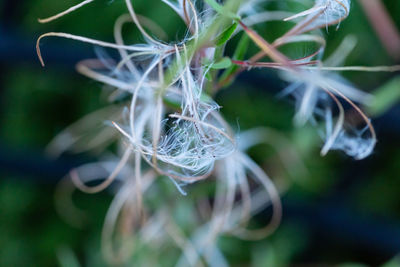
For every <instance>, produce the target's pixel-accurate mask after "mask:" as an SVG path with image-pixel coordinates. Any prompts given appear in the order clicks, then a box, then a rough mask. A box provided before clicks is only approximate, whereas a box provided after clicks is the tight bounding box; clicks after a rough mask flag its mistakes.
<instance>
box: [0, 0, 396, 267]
mask: <svg viewBox="0 0 400 267" xmlns="http://www.w3.org/2000/svg"><path fill="white" fill-rule="evenodd" d="M371 1H372V0H371ZM72 2H73V3H72ZM75 2H76V1H54V0H24V1H22V0H13V1H7V0H3V1H1V2H0V266H31V265H35V266H54V265H56V264H59V262H64V264H65V262H69V261H74V260H75V259H76V258H77V259H78V260H79V261H80V262H81V263H82V265H84V266H98V264H100V262H101V260H100V259H99V257H98V254H99V244H100V242H99V237H100V229H101V224H102V221H103V218H104V214H105V211H106V209H107V207H108V204H109V203H110V200H111V197H112V196H111V195H110V194H109V193H107V192H105V193H101V194H97V195H85V194H79V193H78V194H77V195H76V199H75V200H76V203H79V206H80V207H82V208H83V209H86V210H88V213H89V215H90V216H89V217H90V221H89V222H88V223H87V225H86V226H85V227H84V228H83V229H76V228H73V227H71V226H70V225H68V224H67V223H65V222H64V221H63V220H62V219H61V218H60V217H59V216H58V215H57V213H56V212H55V209H54V197H53V195H54V189H55V185H56V184H57V182H58V181H59V180H60V179H61V178H62V177H63V176H64V175H65V174H66V173H67V172H68V170H69V169H70V168H72V167H73V166H78V165H79V164H81V163H83V162H87V161H89V160H90V159H91V158H92V157H93V156H92V155H86V154H85V155H75V156H74V155H66V156H63V157H61V158H59V159H51V158H48V157H46V155H45V154H44V148H45V146H46V144H48V142H49V141H50V140H51V139H52V138H53V137H54V136H55V135H56V134H57V133H58V132H60V131H61V130H62V129H64V128H65V127H67V126H68V125H69V124H71V123H72V122H74V121H76V120H77V119H79V118H81V117H82V116H83V115H84V114H87V113H89V112H91V111H94V110H96V109H98V108H99V107H102V106H105V105H107V103H106V101H105V100H104V97H103V98H102V96H101V90H100V87H101V86H100V85H99V84H98V83H96V82H93V81H90V80H89V79H87V78H85V77H82V76H80V75H79V74H77V73H76V72H75V69H74V65H75V64H76V63H77V62H78V61H79V60H81V59H84V58H90V57H94V56H95V53H94V50H93V48H92V47H91V46H88V45H86V44H82V43H77V42H74V41H69V40H64V39H56V38H49V39H45V40H44V41H43V42H42V45H41V47H42V51H43V56H44V58H45V60H46V63H47V65H46V67H45V68H42V67H41V66H40V64H39V61H38V60H37V57H36V52H35V42H36V38H37V37H38V36H39V35H40V34H42V33H44V32H49V31H64V32H69V33H74V34H78V35H83V36H90V37H93V38H98V39H102V40H112V39H111V38H112V27H113V22H114V20H115V19H116V18H117V17H118V16H119V15H121V14H123V13H126V9H125V6H124V3H123V1H121V0H115V1H105V0H99V1H97V2H94V3H92V4H91V5H90V6H87V7H84V8H82V9H81V10H78V11H76V12H75V13H73V14H70V15H68V16H66V17H64V18H62V19H60V20H58V21H55V22H52V23H50V24H44V25H42V24H39V23H38V22H37V18H38V17H46V16H49V15H52V14H55V13H57V12H59V11H61V10H64V9H65V8H67V7H69V6H70V5H72V4H74V3H75ZM136 2H137V3H136ZM150 2H151V4H149V3H150ZM384 3H385V5H386V7H387V8H388V11H389V13H390V14H391V16H392V18H393V19H394V20H395V24H396V25H397V27H400V16H399V15H398V14H400V2H399V1H398V0H386V1H384ZM135 5H136V9H137V12H138V13H140V14H144V15H147V16H148V17H150V18H155V20H156V21H157V23H159V24H160V25H163V26H165V27H166V28H165V29H164V30H165V31H166V32H167V33H168V34H169V36H171V39H175V38H178V37H179V36H182V35H183V34H184V28H183V27H182V25H181V24H179V23H178V22H177V21H178V20H177V17H176V16H174V15H173V13H172V12H171V11H169V10H168V9H167V8H165V7H164V6H163V5H162V4H159V3H158V1H155V0H154V1H144V0H141V1H135ZM281 24H282V23H275V24H274V23H271V24H268V25H267V26H266V27H265V25H264V26H263V27H259V28H257V30H258V31H259V32H261V33H265V34H270V35H271V36H274V35H279V34H280V33H282V31H283V30H284V28H283V26H280V25H281ZM269 26H270V27H269ZM176 29H178V32H176ZM135 33H136V32H135V31H132V32H131V33H130V34H131V36H132V40H135V39H137V37H136V36H137V35H135ZM349 34H353V35H355V36H356V37H357V39H358V41H359V42H358V45H357V47H356V49H355V50H354V52H353V53H352V54H351V55H350V56H349V58H348V59H347V61H346V64H347V65H366V66H372V65H393V64H396V63H397V64H399V62H396V61H395V60H394V59H392V58H391V57H390V56H389V55H388V54H387V53H386V52H385V49H384V47H383V46H382V45H381V44H380V41H379V39H378V38H377V37H376V34H375V33H374V32H373V30H372V28H371V26H370V23H369V21H368V20H367V18H366V16H365V15H364V13H363V12H362V9H361V8H360V6H359V4H358V2H357V1H353V3H352V11H351V15H350V17H349V18H348V19H347V20H346V21H345V22H343V23H342V25H341V27H340V30H339V31H335V29H334V28H330V29H329V33H327V38H328V44H329V45H328V48H327V53H328V54H329V53H330V52H331V51H333V50H334V48H335V47H337V46H338V44H339V43H340V42H341V40H343V38H344V37H345V36H346V35H349ZM303 52H304V50H302V49H299V51H297V53H300V54H302V53H303ZM396 75H399V74H398V73H397V74H396V73H391V74H387V73H384V74H382V73H380V74H374V73H373V74H371V73H367V74H366V73H356V72H355V73H345V75H344V76H345V77H346V78H348V79H349V80H351V81H352V82H353V83H354V84H356V85H357V86H359V87H360V88H362V89H363V90H366V91H370V92H374V91H375V90H378V89H379V88H380V87H382V86H383V85H384V84H385V83H387V82H388V81H390V80H392V79H393V78H395V76H396ZM260 85H261V86H260ZM399 85H400V83H399V80H398V79H397V84H395V85H394V86H395V87H396V88H397V89H398V90H400V88H399ZM284 86H285V84H284V83H283V82H281V81H279V80H278V79H277V75H276V74H275V73H273V72H268V71H261V70H256V71H254V72H245V73H243V74H242V75H241V76H240V77H239V79H238V81H237V82H236V83H235V85H234V86H231V87H230V88H227V89H225V90H223V91H221V92H220V93H219V94H218V95H217V97H216V98H217V102H218V103H219V104H220V105H221V106H223V109H222V112H223V114H224V115H225V117H226V118H227V119H228V120H229V122H230V123H231V124H232V125H234V126H236V125H238V124H239V125H240V130H241V131H243V130H246V129H249V128H252V127H257V126H266V127H269V128H270V129H274V130H275V131H276V132H277V133H278V134H279V135H281V136H282V137H285V138H286V139H287V142H288V143H289V144H290V145H291V146H292V147H293V149H295V150H296V151H297V153H298V155H299V156H300V158H301V159H302V160H303V161H304V163H305V165H306V166H307V169H308V175H300V174H299V175H296V172H295V171H294V172H290V173H289V172H287V171H285V170H284V169H283V167H282V163H281V161H280V160H279V159H278V157H277V153H276V151H275V150H272V149H271V148H270V147H268V146H265V147H259V148H257V149H253V150H251V151H250V154H251V155H252V156H253V158H255V159H256V160H257V162H258V163H260V164H261V165H262V166H263V167H264V169H265V170H266V171H267V172H268V173H269V174H270V175H271V176H272V177H275V178H276V180H277V182H278V183H279V181H281V182H282V183H284V184H286V185H287V188H288V189H287V192H286V193H285V194H284V196H283V203H284V218H283V223H282V226H281V227H280V228H279V230H278V231H277V232H276V233H275V234H274V235H273V236H272V237H271V238H268V239H266V240H264V241H261V242H243V241H238V240H236V239H228V238H224V239H222V240H221V247H222V248H223V250H224V251H225V252H226V255H227V257H228V259H229V260H230V262H231V263H232V264H234V265H236V266H243V265H252V266H281V265H288V264H311V263H313V264H317V265H318V264H342V263H346V262H352V263H360V264H367V265H378V264H382V263H384V262H387V261H389V260H390V259H392V258H393V257H395V256H396V254H397V253H398V252H399V251H400V176H399V173H400V104H399V103H398V102H397V104H396V105H391V106H388V107H387V108H386V109H385V111H384V112H383V113H382V114H377V115H376V116H373V117H372V122H373V124H374V125H375V127H376V130H377V134H378V144H377V147H376V150H375V152H374V153H373V155H372V156H370V157H369V158H367V159H366V160H363V161H355V160H353V159H350V158H348V157H346V156H345V155H343V154H342V153H340V152H330V153H329V154H328V155H327V156H326V157H320V156H319V148H320V146H321V143H322V141H321V140H319V139H318V137H317V136H316V134H315V130H314V129H312V128H308V127H304V128H295V127H293V123H292V117H293V114H294V107H293V105H292V103H291V102H290V101H288V100H277V99H276V98H275V95H276V93H277V92H278V91H279V90H280V89H282V88H283V87H284ZM271 142H273V140H272V141H271ZM256 219H257V220H259V221H260V222H261V221H263V220H264V217H263V215H262V214H261V215H260V216H258V217H257V218H256ZM392 263H393V264H394V265H393V266H400V265H396V262H392ZM399 264H400V263H399ZM319 266H320V265H319Z"/></svg>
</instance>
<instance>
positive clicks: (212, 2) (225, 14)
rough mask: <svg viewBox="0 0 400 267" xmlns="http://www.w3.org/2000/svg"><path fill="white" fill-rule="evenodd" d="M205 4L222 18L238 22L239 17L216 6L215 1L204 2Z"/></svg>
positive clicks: (218, 5)
mask: <svg viewBox="0 0 400 267" xmlns="http://www.w3.org/2000/svg"><path fill="white" fill-rule="evenodd" d="M205 2H206V3H207V4H208V5H209V6H210V7H211V8H212V9H214V10H215V11H216V12H217V13H219V14H220V15H222V16H225V17H228V18H231V19H233V20H239V19H240V17H239V16H238V15H236V14H235V13H233V12H231V11H229V10H226V8H224V7H223V6H221V5H220V4H218V3H217V2H216V1H215V0H205Z"/></svg>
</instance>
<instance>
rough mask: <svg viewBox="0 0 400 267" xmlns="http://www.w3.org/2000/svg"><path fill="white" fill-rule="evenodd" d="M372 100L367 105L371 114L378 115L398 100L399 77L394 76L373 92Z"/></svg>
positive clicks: (399, 95) (399, 97)
mask: <svg viewBox="0 0 400 267" xmlns="http://www.w3.org/2000/svg"><path fill="white" fill-rule="evenodd" d="M373 95H374V100H373V101H372V103H371V105H370V106H369V107H368V112H369V113H370V114H371V115H374V116H379V115H381V114H383V113H384V112H385V111H387V110H388V109H390V108H391V107H392V106H394V105H395V104H396V103H397V102H398V101H399V100H400V77H395V78H394V79H392V80H391V81H389V82H388V83H386V84H385V85H383V86H382V87H380V88H379V89H377V90H375V92H374V93H373Z"/></svg>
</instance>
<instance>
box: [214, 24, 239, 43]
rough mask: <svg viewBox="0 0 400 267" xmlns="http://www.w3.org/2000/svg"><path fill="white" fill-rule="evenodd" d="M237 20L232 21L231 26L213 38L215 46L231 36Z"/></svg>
mask: <svg viewBox="0 0 400 267" xmlns="http://www.w3.org/2000/svg"><path fill="white" fill-rule="evenodd" d="M237 25H238V24H237V22H235V23H233V24H232V25H231V26H229V27H228V28H227V29H225V30H224V31H223V32H222V33H221V34H220V35H218V37H217V38H216V39H215V44H216V45H217V46H220V45H223V44H225V43H226V42H227V41H228V40H229V39H230V38H231V36H232V34H233V33H234V32H235V30H236V28H237Z"/></svg>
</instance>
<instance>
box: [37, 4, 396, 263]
mask: <svg viewBox="0 0 400 267" xmlns="http://www.w3.org/2000/svg"><path fill="white" fill-rule="evenodd" d="M94 1H95V0H86V1H83V2H81V3H79V4H77V5H75V6H73V7H71V8H69V9H68V10H66V11H63V12H61V13H59V14H57V15H54V16H52V17H49V18H46V19H40V20H39V22H41V23H49V22H52V21H54V20H56V19H59V18H61V17H63V16H65V15H68V14H69V13H72V12H74V11H75V10H77V9H79V8H82V7H84V6H86V5H89V4H90V3H91V2H94ZM124 1H125V4H126V8H127V14H123V15H122V16H121V17H119V18H118V19H117V20H116V22H115V26H114V40H115V41H114V42H105V41H101V40H95V39H91V38H89V37H84V36H77V35H73V34H70V33H62V32H50V33H46V34H43V35H42V36H40V37H39V39H38V41H37V53H38V56H39V59H40V61H41V63H42V65H44V60H43V58H42V54H41V51H40V47H39V44H40V41H41V39H43V38H44V37H51V36H55V37H62V38H68V39H73V40H77V41H81V42H85V43H89V44H92V45H94V46H96V47H97V50H96V51H97V54H98V58H97V59H87V60H84V61H82V62H79V63H78V64H77V70H78V72H80V73H81V74H83V75H85V76H87V77H89V78H91V79H93V80H95V81H98V82H99V83H102V84H104V87H105V90H106V91H107V92H108V93H109V100H110V106H109V107H107V108H104V109H101V110H98V111H96V112H94V113H92V114H89V115H87V116H86V117H84V118H82V119H81V120H80V121H78V122H76V123H75V124H73V125H71V126H70V127H69V128H67V129H66V130H65V131H63V132H62V133H60V134H59V135H58V136H57V137H56V138H55V139H54V140H53V142H51V144H50V145H49V147H48V151H49V153H52V154H54V155H60V154H62V153H63V152H65V151H67V150H69V151H74V152H83V151H89V150H99V149H100V150H101V149H104V148H106V147H108V146H109V145H110V144H112V143H114V144H117V147H118V149H117V151H118V152H117V154H116V155H110V154H108V155H105V156H104V157H103V158H102V159H101V160H100V161H98V162H95V163H91V164H86V165H83V166H81V167H78V168H76V169H74V170H73V171H71V173H70V175H69V177H68V179H70V178H72V182H73V183H71V184H70V183H69V182H68V181H70V180H64V181H63V182H62V183H61V184H60V188H59V190H58V194H59V196H60V198H59V199H58V202H57V203H58V205H59V206H62V203H61V202H60V201H61V200H60V199H63V197H66V196H67V195H69V194H70V193H71V192H72V191H73V187H72V186H74V188H75V187H76V188H78V189H80V190H82V191H84V192H87V193H97V192H100V191H102V190H104V189H106V188H109V187H110V188H111V189H112V190H113V191H114V192H115V197H114V199H113V201H112V203H111V205H110V207H109V210H108V212H107V215H106V217H105V221H104V227H103V232H102V249H103V255H104V257H105V258H106V260H107V261H108V262H110V263H121V262H127V261H129V260H130V259H132V257H133V256H134V255H135V251H136V250H138V249H139V248H143V247H147V248H148V249H151V250H153V251H159V250H162V249H163V244H164V245H165V244H171V242H172V243H174V244H175V245H176V247H177V248H178V249H179V250H180V251H181V252H182V253H181V255H180V256H179V257H178V258H177V262H176V264H177V266H188V265H191V266H198V265H200V266H202V265H210V266H227V265H228V263H227V261H226V259H225V257H224V255H223V254H222V252H221V251H220V249H219V248H218V245H217V240H218V237H219V236H221V235H233V236H236V237H238V238H242V239H252V240H254V239H261V238H264V237H265V236H267V235H269V234H270V233H272V232H273V231H274V230H275V229H276V228H277V226H278V225H279V223H280V217H281V212H282V207H281V202H280V198H279V192H278V190H277V189H276V188H275V186H274V184H273V183H272V181H271V180H270V178H269V177H268V176H267V174H266V173H265V172H264V170H263V169H262V168H261V167H259V166H258V165H257V164H256V163H255V162H254V161H253V160H252V159H251V158H250V157H249V156H248V155H247V154H246V150H248V149H249V148H250V147H253V146H256V145H259V144H261V143H268V142H269V140H268V138H269V136H271V134H270V133H269V132H268V131H269V130H268V129H260V128H259V129H252V130H249V131H245V132H242V133H235V131H234V130H232V129H231V126H230V125H229V123H228V122H227V121H225V119H224V117H223V116H222V114H221V113H220V109H221V107H220V106H219V105H218V104H217V103H216V102H215V101H214V100H213V96H214V95H215V93H216V92H217V91H218V90H219V89H221V88H224V87H227V86H229V85H230V84H231V83H232V82H233V81H234V80H235V78H236V77H237V75H238V74H239V73H241V72H243V71H247V70H251V69H252V68H268V69H275V70H276V72H277V74H278V75H277V76H278V77H280V78H281V79H283V80H284V81H286V82H287V84H288V86H287V88H285V89H283V90H282V92H281V93H280V96H281V97H290V98H292V99H294V100H295V103H296V106H295V108H296V115H295V117H294V123H295V124H297V125H303V124H305V123H310V124H312V125H315V126H316V129H317V131H318V133H319V135H320V136H321V139H322V140H323V141H324V144H323V146H322V149H321V154H322V155H325V154H326V153H328V151H329V150H342V151H344V152H345V153H347V154H348V155H349V156H351V157H354V158H355V159H363V158H365V157H367V156H368V155H369V154H370V153H371V152H372V151H373V148H374V146H375V142H376V136H375V131H374V128H373V126H372V124H371V122H370V120H369V118H368V117H367V116H366V115H365V114H364V113H363V112H362V111H361V109H360V108H359V107H358V106H357V105H356V104H355V103H358V104H363V105H367V104H368V103H369V102H370V101H371V99H372V97H373V96H372V95H370V94H368V93H365V92H363V91H360V90H359V89H357V88H355V87H354V86H353V85H352V84H351V83H349V82H348V81H346V80H345V79H344V78H342V77H341V76H340V75H339V74H338V71H397V70H398V69H399V68H398V66H394V67H374V68H367V67H360V66H350V67H342V66H341V64H343V62H344V60H345V58H346V57H347V55H348V54H349V53H350V52H351V51H352V49H353V48H354V47H355V45H356V42H355V40H354V38H352V37H348V38H346V39H345V40H344V41H343V43H342V44H341V45H340V47H339V48H338V49H337V50H336V52H334V53H333V54H332V55H330V56H329V57H327V58H326V57H325V56H324V50H325V46H326V40H325V38H324V31H326V30H328V28H329V26H331V25H334V26H336V29H339V26H340V24H341V23H342V22H343V20H345V19H346V18H347V17H348V16H349V15H350V0H316V1H315V3H314V5H313V6H309V7H308V8H305V9H304V10H303V11H302V12H300V13H297V14H294V13H292V12H290V11H286V10H265V8H264V7H265V6H266V5H265V4H266V3H267V2H269V1H268V0H247V1H239V0H226V1H223V3H222V2H216V1H215V0H204V1H203V0H197V1H196V2H195V1H194V0H161V1H160V2H163V3H164V4H166V5H168V6H169V7H170V8H171V9H172V10H173V11H174V12H176V14H177V15H178V16H179V17H180V18H181V19H182V21H183V22H184V23H185V24H186V26H187V33H186V35H185V37H184V38H183V39H182V40H180V41H175V42H166V41H161V39H166V34H165V33H164V32H163V29H162V28H161V27H160V26H158V25H157V24H155V23H154V22H153V21H152V20H150V19H149V18H145V17H143V16H141V15H139V14H137V13H136V11H135V8H134V5H133V3H132V1H131V0H124ZM297 2H299V3H300V4H301V3H302V1H297ZM85 8H89V7H85ZM269 21H281V23H287V24H288V25H292V27H291V29H290V30H289V31H287V32H286V33H285V34H284V35H282V36H280V37H279V38H277V39H275V40H274V41H273V42H268V41H267V40H266V39H265V38H263V37H262V36H261V35H259V34H258V33H257V32H256V31H255V30H254V29H253V28H252V27H253V26H255V25H258V24H260V25H262V24H263V23H266V22H269ZM128 26H130V27H132V26H135V27H136V28H137V30H138V32H139V33H140V34H141V39H142V40H143V42H142V43H136V44H131V43H126V42H125V40H124V36H123V27H128ZM234 36H238V37H240V40H239V42H238V43H237V48H236V50H235V52H234V55H229V54H227V53H226V51H225V47H226V45H227V44H228V43H230V42H231V41H232V38H233V37H234ZM235 39H238V38H235ZM250 42H252V43H253V44H254V45H255V46H256V47H257V48H258V50H259V52H258V53H256V54H254V55H253V56H251V57H250V58H248V59H246V58H245V57H246V56H247V55H248V54H249V53H248V45H249V43H250ZM296 43H310V46H311V47H317V48H316V49H315V50H313V51H310V52H309V54H307V55H305V56H303V57H301V58H290V57H288V56H287V55H285V54H284V53H282V52H281V51H280V50H279V48H280V47H281V46H284V45H288V44H296ZM106 49H114V50H116V51H117V52H118V59H115V58H114V57H111V56H108V55H107V53H106ZM263 59H269V60H264V61H263ZM344 102H347V103H348V104H349V105H350V106H351V108H352V109H353V110H354V111H355V112H354V114H355V116H358V117H359V121H362V122H363V124H364V126H362V128H361V129H359V128H357V127H356V126H355V125H351V124H350V123H348V122H347V120H346V114H345V113H346V112H345V108H344V107H343V103H344ZM104 120H105V121H106V123H104ZM277 138H278V139H279V138H280V137H279V136H278V137H277ZM294 157H295V156H294ZM295 160H296V161H298V162H300V163H299V164H300V165H301V161H300V160H299V159H295ZM300 169H301V168H299V170H300ZM104 177H107V178H106V179H104ZM160 179H164V180H165V179H166V180H167V181H168V183H172V184H173V185H174V188H176V190H175V191H176V192H179V194H181V195H187V192H186V191H187V190H186V189H187V188H193V187H189V186H188V185H189V184H193V183H195V182H198V181H204V182H208V183H212V184H213V185H214V186H215V192H213V196H211V197H210V195H207V196H200V197H196V198H195V199H194V200H193V201H192V202H191V203H192V204H191V209H190V210H188V214H187V216H188V217H190V218H193V221H191V222H190V223H189V224H190V225H191V226H190V227H189V228H191V229H196V230H195V231H190V232H188V231H187V230H185V227H183V226H181V225H179V223H177V221H176V219H175V218H174V216H173V214H174V212H173V210H174V207H175V206H176V205H178V204H177V203H178V202H180V201H183V202H185V199H184V197H183V196H180V195H179V194H178V195H177V196H176V195H175V198H174V199H173V200H170V198H168V201H162V202H158V203H157V205H155V204H154V203H153V202H154V198H155V195H156V196H157V195H158V194H159V195H162V194H163V193H162V192H161V189H162V187H160V185H159V184H158V182H159V180H160ZM99 180H102V182H100V183H97V184H96V185H94V186H93V184H94V183H93V182H96V181H97V182H98V181H99ZM199 184H202V182H199ZM186 198H187V197H186ZM268 206H272V215H271V218H270V221H269V223H268V224H267V225H266V226H265V227H262V228H260V229H253V228H249V223H250V221H251V217H252V216H254V215H255V214H257V213H259V212H260V211H262V210H263V209H265V207H268ZM63 213H64V215H65V217H66V219H67V220H69V221H70V222H71V223H73V224H75V225H77V226H79V225H80V223H81V222H80V221H78V220H76V219H73V218H72V217H73V216H74V214H75V215H76V214H77V213H80V211H79V210H76V209H75V208H72V207H71V208H70V209H65V210H64V211H63ZM154 255H158V254H157V253H155V254H154ZM156 258H157V257H155V258H154V259H148V262H147V264H148V266H151V263H152V260H161V259H156Z"/></svg>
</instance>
